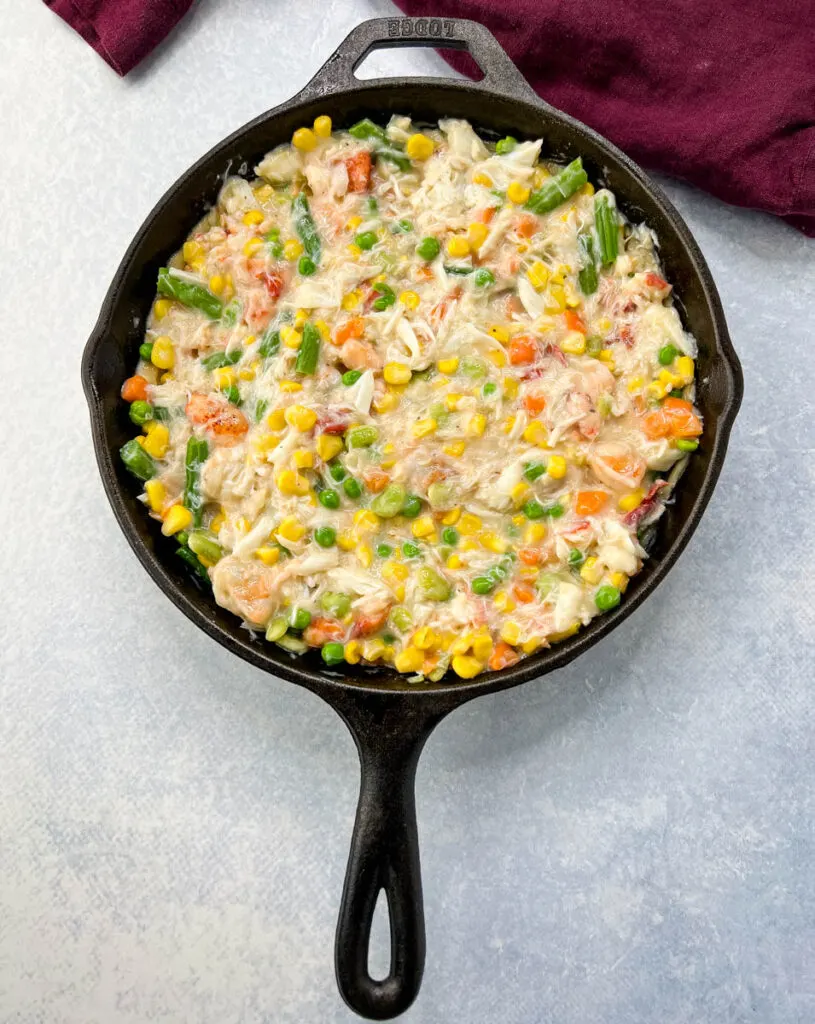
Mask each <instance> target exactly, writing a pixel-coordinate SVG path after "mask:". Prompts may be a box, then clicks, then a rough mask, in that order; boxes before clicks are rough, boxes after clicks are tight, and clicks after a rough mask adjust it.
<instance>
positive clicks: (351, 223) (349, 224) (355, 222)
mask: <svg viewBox="0 0 815 1024" xmlns="http://www.w3.org/2000/svg"><path fill="white" fill-rule="evenodd" d="M361 223H362V217H349V218H348V220H347V221H346V222H345V227H346V229H347V230H348V231H356V230H357V228H358V227H359V226H360V224H361Z"/></svg>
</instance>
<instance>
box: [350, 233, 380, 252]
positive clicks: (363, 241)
mask: <svg viewBox="0 0 815 1024" xmlns="http://www.w3.org/2000/svg"><path fill="white" fill-rule="evenodd" d="M354 241H355V242H356V244H357V245H358V246H359V247H360V249H373V247H374V246H375V245H376V232H375V231H361V232H360V233H359V234H358V235H357V237H356V238H355V239H354Z"/></svg>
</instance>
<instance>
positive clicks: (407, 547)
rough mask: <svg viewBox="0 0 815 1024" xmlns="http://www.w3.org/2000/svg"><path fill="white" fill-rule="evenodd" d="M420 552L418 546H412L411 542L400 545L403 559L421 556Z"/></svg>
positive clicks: (407, 541)
mask: <svg viewBox="0 0 815 1024" xmlns="http://www.w3.org/2000/svg"><path fill="white" fill-rule="evenodd" d="M421 553H422V550H421V548H420V547H419V545H418V544H414V543H413V542H412V541H409V540H406V541H405V543H404V544H403V545H402V554H403V555H404V556H405V558H418V557H419V555H421Z"/></svg>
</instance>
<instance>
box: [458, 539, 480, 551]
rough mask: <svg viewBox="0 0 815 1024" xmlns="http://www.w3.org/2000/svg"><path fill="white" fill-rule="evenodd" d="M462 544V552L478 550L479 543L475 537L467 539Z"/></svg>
mask: <svg viewBox="0 0 815 1024" xmlns="http://www.w3.org/2000/svg"><path fill="white" fill-rule="evenodd" d="M460 543H461V550H462V551H477V550H478V541H477V540H476V539H475V538H474V537H465V538H464V539H463V540H462V541H461V542H460Z"/></svg>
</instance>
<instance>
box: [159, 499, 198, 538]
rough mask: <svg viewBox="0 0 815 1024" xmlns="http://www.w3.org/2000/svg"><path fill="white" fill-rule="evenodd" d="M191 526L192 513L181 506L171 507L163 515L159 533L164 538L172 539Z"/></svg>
mask: <svg viewBox="0 0 815 1024" xmlns="http://www.w3.org/2000/svg"><path fill="white" fill-rule="evenodd" d="M190 526H192V512H190V510H189V509H188V508H184V506H183V505H171V506H170V508H168V509H167V511H166V512H165V513H164V523H163V525H162V527H161V532H162V533H163V534H164V536H165V537H172V536H173V534H175V533H180V531H181V530H188V529H189V528H190Z"/></svg>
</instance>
